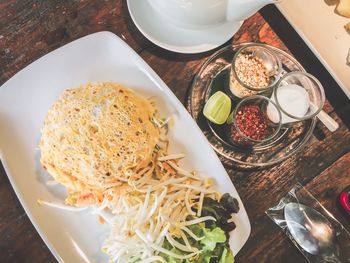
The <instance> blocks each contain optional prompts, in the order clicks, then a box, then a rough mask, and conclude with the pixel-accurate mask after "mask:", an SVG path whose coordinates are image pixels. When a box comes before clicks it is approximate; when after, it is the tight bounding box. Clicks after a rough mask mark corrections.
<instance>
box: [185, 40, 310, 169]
mask: <svg viewBox="0 0 350 263" xmlns="http://www.w3.org/2000/svg"><path fill="white" fill-rule="evenodd" d="M246 44H248V43H244V44H238V45H233V46H227V47H224V48H222V49H220V50H219V51H217V52H216V53H214V54H213V55H212V56H211V57H210V58H209V59H208V60H207V61H206V62H205V63H204V64H203V65H202V67H201V69H200V70H199V72H198V73H197V75H196V76H195V78H194V80H193V83H192V86H191V88H190V90H189V96H188V99H187V109H188V111H189V112H190V114H191V115H192V117H193V118H194V119H195V121H196V122H197V124H198V125H199V127H200V128H201V129H202V131H203V133H204V135H205V136H206V137H207V139H208V141H209V142H210V144H211V145H212V147H213V148H214V149H215V151H216V152H217V153H218V154H219V155H220V156H219V157H220V159H221V161H223V162H224V163H225V164H229V165H230V164H231V165H234V166H238V167H240V168H253V167H266V166H269V165H273V164H276V163H279V162H281V161H284V160H286V159H287V158H289V157H291V156H292V155H294V154H296V153H297V152H299V151H300V150H301V149H303V147H304V146H305V144H306V143H307V141H308V140H309V138H310V136H311V135H312V132H313V130H314V128H315V124H316V117H314V118H312V119H310V120H307V121H303V122H296V123H293V125H290V126H288V127H283V128H282V129H281V130H280V132H279V134H278V135H277V136H276V137H275V138H274V139H273V140H272V141H269V142H268V143H265V144H260V145H258V146H253V147H250V148H244V147H239V146H237V145H234V144H232V143H230V140H229V138H228V136H227V133H226V132H225V130H226V129H225V128H223V127H221V128H220V127H219V126H218V125H213V124H211V123H210V122H208V121H207V120H206V118H205V117H204V116H203V107H204V104H205V102H206V101H207V99H208V98H209V97H210V95H212V94H213V93H214V92H216V91H217V90H221V91H223V92H225V91H226V90H227V85H228V75H229V71H230V64H231V61H232V58H233V56H234V54H235V52H236V51H237V50H238V49H239V48H240V47H242V46H243V45H246ZM266 46H267V45H266ZM269 47H270V48H271V49H273V50H274V51H275V52H276V53H277V56H278V57H279V58H280V60H281V62H282V65H283V71H284V73H287V72H290V71H296V70H299V71H305V70H304V68H303V67H302V66H301V65H300V64H299V62H298V61H297V60H295V59H294V58H293V57H292V56H290V55H289V54H287V53H286V52H284V51H282V50H280V49H278V48H276V47H272V46H269ZM268 95H269V94H267V96H268ZM235 105H237V101H234V100H233V107H235Z"/></svg>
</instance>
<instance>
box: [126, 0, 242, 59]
mask: <svg viewBox="0 0 350 263" xmlns="http://www.w3.org/2000/svg"><path fill="white" fill-rule="evenodd" d="M127 4H128V9H129V12H130V15H131V18H132V19H133V21H134V23H135V25H136V26H137V28H138V29H139V30H140V31H141V32H142V34H143V35H144V36H145V37H147V38H148V39H149V40H150V41H151V42H153V43H154V44H156V45H158V46H160V47H162V48H165V49H167V50H170V51H175V52H179V53H201V52H205V51H208V50H211V49H214V48H216V47H218V46H220V45H222V44H224V43H225V42H226V41H228V40H229V39H230V38H231V37H232V36H233V35H234V33H236V32H237V30H238V29H239V27H240V26H241V23H235V24H233V23H224V24H220V25H218V26H213V27H208V28H206V29H203V30H195V29H186V28H182V27H179V26H176V25H174V24H172V23H171V22H170V21H169V20H167V19H165V18H164V16H161V15H159V14H158V13H157V12H156V11H154V10H153V8H152V7H151V6H150V5H149V4H148V1H147V0H141V1H140V0H127Z"/></svg>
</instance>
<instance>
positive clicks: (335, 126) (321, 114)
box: [316, 110, 339, 132]
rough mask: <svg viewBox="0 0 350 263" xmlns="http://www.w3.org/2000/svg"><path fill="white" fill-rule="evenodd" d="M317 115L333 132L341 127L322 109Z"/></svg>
mask: <svg viewBox="0 0 350 263" xmlns="http://www.w3.org/2000/svg"><path fill="white" fill-rule="evenodd" d="M316 116H317V118H318V119H319V120H320V121H321V122H322V123H323V124H324V126H326V127H327V129H328V130H330V131H331V132H335V131H336V130H337V129H338V128H339V124H338V123H337V122H336V121H335V120H334V119H333V118H332V117H331V116H329V115H328V114H327V113H326V112H325V111H323V110H321V111H320V112H319V113H318V114H317V115H316Z"/></svg>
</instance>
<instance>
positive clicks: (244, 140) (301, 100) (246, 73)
mask: <svg viewBox="0 0 350 263" xmlns="http://www.w3.org/2000/svg"><path fill="white" fill-rule="evenodd" d="M227 82H228V84H227V85H226V86H225V88H224V91H225V93H224V92H222V91H220V94H219V93H218V92H217V93H215V94H213V95H212V96H211V97H210V98H209V99H208V101H207V102H206V104H205V107H204V111H203V113H204V116H205V117H206V118H207V119H208V120H209V122H210V124H209V125H216V126H217V125H225V126H226V128H225V130H226V133H227V137H228V140H229V141H230V143H231V144H233V145H235V146H239V147H243V148H245V147H250V146H252V145H257V144H264V143H268V142H270V141H272V140H273V139H274V138H275V137H276V135H277V134H278V133H279V131H280V129H281V128H282V127H286V128H288V127H291V126H293V125H294V124H295V123H297V122H301V121H305V120H308V119H311V118H313V117H315V116H318V114H319V113H320V112H321V111H322V107H323V105H324V102H325V94H324V90H323V87H322V84H321V83H320V82H319V81H318V80H317V79H316V78H315V77H314V76H312V75H311V74H309V73H307V72H302V71H292V72H289V73H287V72H285V71H284V70H283V67H282V63H281V61H280V60H279V58H278V56H277V54H275V52H274V50H272V49H270V48H269V47H268V46H266V45H262V44H247V45H244V46H243V47H241V48H240V49H239V50H237V52H236V53H235V55H234V57H233V59H232V63H231V67H230V73H229V76H228V77H227ZM231 106H232V109H231ZM322 115H323V116H324V115H326V116H327V117H328V118H329V119H331V117H330V116H328V115H327V114H326V113H325V112H323V111H322ZM219 119H220V120H219ZM225 119H226V122H225ZM321 120H322V119H321ZM328 124H329V122H328ZM335 125H336V123H335V124H334V125H333V130H334V127H336V126H335ZM326 126H327V127H328V126H329V125H326ZM331 126H332V125H331ZM335 129H336V128H335Z"/></svg>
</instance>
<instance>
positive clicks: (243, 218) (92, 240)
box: [0, 32, 250, 262]
mask: <svg viewBox="0 0 350 263" xmlns="http://www.w3.org/2000/svg"><path fill="white" fill-rule="evenodd" d="M87 81H113V82H119V83H122V84H125V85H127V86H129V87H131V88H133V89H135V90H137V91H138V92H140V93H142V94H144V95H146V96H150V95H152V96H155V97H156V98H157V100H158V102H157V104H158V108H159V110H160V112H161V113H162V114H164V115H170V114H171V115H172V116H173V117H174V121H175V126H174V128H173V129H171V132H170V139H171V145H172V147H171V149H170V151H172V152H175V151H177V152H178V151H184V152H185V153H186V154H187V157H186V160H187V162H184V163H183V165H184V166H185V167H186V166H187V167H188V168H189V167H192V168H194V169H196V170H197V171H198V172H199V173H201V174H205V175H206V176H211V177H213V178H214V179H215V180H216V182H217V188H218V190H219V191H221V192H223V193H224V192H228V193H231V194H232V195H233V196H234V197H236V198H237V199H238V200H239V204H240V208H241V209H240V211H239V213H238V214H237V215H236V216H235V223H236V224H237V228H236V229H235V230H234V231H233V232H232V236H231V239H230V245H231V248H232V250H233V252H234V253H235V254H236V253H237V252H238V251H239V250H240V249H241V247H242V246H243V245H244V243H245V242H246V240H247V238H248V236H249V234H250V223H249V219H248V216H247V214H246V211H245V209H244V207H243V204H242V202H241V200H240V198H239V196H238V193H237V191H236V189H235V187H234V186H233V184H232V182H231V180H230V178H229V177H228V175H227V173H226V171H225V169H224V167H223V166H222V164H221V163H220V161H219V159H218V157H217V156H216V154H215V153H214V151H213V149H212V148H211V147H210V145H209V143H208V142H207V140H206V139H205V137H204V135H203V134H202V132H201V130H200V129H199V128H198V126H197V125H196V124H195V122H194V121H193V119H192V118H191V117H190V115H189V114H188V113H187V111H186V110H185V108H184V107H183V106H182V104H181V103H180V101H179V100H178V99H177V98H176V97H175V95H174V94H173V93H172V92H171V90H170V89H169V88H168V87H167V86H166V84H165V83H164V82H163V81H162V80H161V79H160V78H159V77H158V76H157V75H156V73H155V72H154V71H153V70H152V69H151V68H150V67H149V66H148V65H147V64H146V63H145V62H144V61H143V60H142V59H141V58H140V57H139V56H138V55H137V54H136V53H135V52H134V51H133V50H132V49H131V48H130V47H129V46H128V45H127V44H125V43H124V42H123V41H122V40H121V39H119V38H118V37H117V36H115V35H114V34H112V33H110V32H100V33H95V34H92V35H89V36H86V37H83V38H81V39H79V40H76V41H74V42H72V43H70V44H68V45H65V46H64V47H61V48H59V49H57V50H55V51H53V52H51V53H49V54H47V55H45V56H44V57H42V58H40V59H39V60H37V61H35V62H34V63H32V64H30V65H29V66H27V67H26V68H25V69H23V70H21V71H20V72H19V73H17V74H16V75H15V76H14V77H12V78H11V79H10V80H9V81H7V82H6V83H5V84H4V85H3V86H2V87H1V88H0V157H1V160H2V163H3V165H4V167H5V170H6V173H7V175H8V177H9V179H10V181H11V184H12V186H13V189H14V190H15V192H16V194H17V196H18V198H19V200H20V202H21V203H22V206H23V207H24V209H25V210H26V212H27V214H28V216H29V218H30V219H31V221H32V223H33V225H34V226H35V227H36V229H37V231H38V232H39V234H40V236H41V237H42V239H43V240H44V241H45V243H46V244H47V245H48V247H49V248H50V250H51V251H52V253H53V254H54V255H55V257H56V258H57V260H58V261H60V262H107V257H106V255H104V254H103V253H102V252H101V250H100V246H101V244H102V241H103V239H104V238H105V236H106V235H107V233H108V227H106V226H101V225H99V224H98V222H97V218H96V217H95V216H94V215H91V214H90V211H83V212H79V213H76V212H69V211H62V210H58V209H55V208H50V207H45V206H39V205H38V204H37V199H38V198H43V199H45V200H49V201H57V202H62V201H63V200H64V197H65V189H64V188H63V187H61V186H54V187H52V186H47V185H46V184H45V181H46V180H49V179H50V176H49V175H48V174H47V173H46V172H45V171H43V170H42V168H41V166H40V163H39V158H40V152H39V151H38V150H37V145H38V141H39V138H40V128H41V126H42V123H43V120H44V117H45V115H46V112H47V110H48V108H49V107H50V105H51V104H52V103H53V102H54V101H55V100H56V98H57V97H58V95H59V94H60V92H61V91H62V90H63V89H65V88H68V87H74V86H78V85H80V84H83V83H86V82H87Z"/></svg>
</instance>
